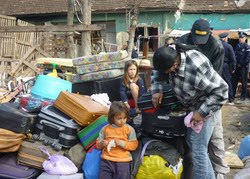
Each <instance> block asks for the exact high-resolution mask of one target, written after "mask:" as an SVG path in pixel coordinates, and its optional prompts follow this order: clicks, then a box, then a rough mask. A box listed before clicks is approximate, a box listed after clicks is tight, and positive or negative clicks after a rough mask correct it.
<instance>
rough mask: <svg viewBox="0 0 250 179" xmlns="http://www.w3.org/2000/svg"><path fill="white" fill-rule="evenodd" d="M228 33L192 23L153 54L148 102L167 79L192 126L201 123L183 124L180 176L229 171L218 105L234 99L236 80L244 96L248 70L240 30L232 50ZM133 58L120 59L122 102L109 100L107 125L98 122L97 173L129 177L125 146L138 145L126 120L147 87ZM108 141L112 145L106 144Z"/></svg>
mask: <svg viewBox="0 0 250 179" xmlns="http://www.w3.org/2000/svg"><path fill="white" fill-rule="evenodd" d="M228 35H229V34H228V33H226V32H225V33H221V34H220V35H219V38H220V39H217V38H215V37H214V36H212V32H211V28H210V24H209V22H208V21H207V20H205V19H198V20H197V21H195V22H194V24H193V26H192V28H191V31H190V33H188V34H185V35H183V36H181V37H180V38H178V39H177V40H176V41H175V42H174V41H172V40H169V39H167V40H166V44H165V45H164V46H162V47H160V48H158V49H157V50H156V51H155V53H154V55H153V67H154V70H153V72H152V77H151V89H150V90H151V93H152V104H153V106H154V107H157V106H158V105H159V104H161V100H162V97H163V82H164V81H165V80H166V81H167V82H168V83H170V84H171V86H172V87H173V90H174V92H175V95H176V96H177V98H178V100H179V101H180V102H181V103H182V105H183V106H185V107H186V108H187V109H188V110H189V111H192V112H193V116H192V119H191V121H193V123H194V125H198V124H200V123H201V122H202V124H203V126H202V129H201V131H200V132H199V133H197V132H196V131H194V130H193V129H192V128H187V133H186V136H185V139H184V140H185V142H186V144H187V145H185V151H186V152H185V156H183V157H184V160H185V159H186V160H189V161H191V162H189V163H192V164H191V165H192V167H191V170H188V171H186V172H185V168H190V167H188V166H185V165H184V172H183V175H185V176H183V178H192V179H201V178H206V179H223V178H224V177H225V175H226V174H227V173H228V172H229V170H230V169H229V167H228V166H227V163H226V162H225V159H224V158H225V146H224V139H223V127H222V114H221V107H222V106H223V104H225V103H227V102H228V103H229V104H233V102H234V99H235V95H236V89H237V86H238V82H239V81H241V83H242V86H241V88H242V90H241V96H240V100H242V101H244V100H246V98H247V75H248V68H249V62H250V47H249V45H247V43H246V36H247V34H246V33H245V32H239V43H238V44H237V45H236V47H235V49H233V47H232V46H231V45H230V44H229V43H228ZM138 72H139V68H138V65H137V62H136V61H134V60H130V61H128V62H127V63H126V64H125V68H124V76H123V79H122V81H121V85H120V97H121V101H119V102H118V101H115V102H113V104H112V105H111V108H110V111H109V115H108V120H109V125H107V126H105V127H103V129H102V130H101V132H100V134H99V137H98V140H97V147H98V148H99V149H102V151H103V153H102V160H101V167H100V174H99V178H129V177H130V169H129V162H130V161H132V158H131V155H130V151H133V150H135V149H136V148H137V146H138V141H137V139H136V133H135V130H134V129H133V127H131V126H130V125H128V124H126V122H127V121H128V119H129V118H130V117H131V116H133V115H137V114H139V113H140V112H141V111H140V110H139V109H138V106H137V101H138V98H139V97H140V96H141V95H142V94H143V93H145V92H146V89H145V85H144V81H143V79H141V77H140V76H139V75H138ZM112 140H113V143H114V146H113V147H114V149H112V150H111V151H108V148H107V146H108V145H109V143H110V142H111V141H112Z"/></svg>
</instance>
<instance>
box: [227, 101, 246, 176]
mask: <svg viewBox="0 0 250 179" xmlns="http://www.w3.org/2000/svg"><path fill="white" fill-rule="evenodd" d="M222 115H223V127H224V140H225V149H226V151H228V152H231V153H236V154H237V153H238V149H239V144H240V141H241V140H242V138H244V137H245V136H246V135H250V100H249V99H248V100H246V101H245V102H240V101H237V100H236V102H235V104H234V105H229V104H226V105H224V106H223V108H222ZM239 170H240V169H233V168H230V173H228V174H227V175H226V178H227V179H233V177H234V175H235V173H237V172H238V171H239Z"/></svg>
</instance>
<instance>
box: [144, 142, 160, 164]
mask: <svg viewBox="0 0 250 179" xmlns="http://www.w3.org/2000/svg"><path fill="white" fill-rule="evenodd" d="M151 142H161V140H157V139H152V140H149V141H147V142H146V144H145V145H144V146H143V148H142V151H141V156H140V161H141V163H143V156H144V154H145V152H146V149H147V147H148V145H149V144H150V143H151Z"/></svg>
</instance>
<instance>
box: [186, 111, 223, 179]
mask: <svg viewBox="0 0 250 179" xmlns="http://www.w3.org/2000/svg"><path fill="white" fill-rule="evenodd" d="M218 115H219V111H216V112H214V113H213V114H211V116H209V117H207V118H206V121H205V122H204V123H203V127H202V130H201V131H200V133H199V134H197V133H196V132H194V130H193V129H192V128H188V130H187V136H186V140H187V143H188V145H189V147H190V149H191V151H192V159H193V165H194V166H193V167H194V171H193V179H215V175H214V171H213V167H212V164H211V161H210V159H209V155H208V143H209V140H210V138H211V136H212V133H213V130H214V126H215V124H216V121H217V120H218Z"/></svg>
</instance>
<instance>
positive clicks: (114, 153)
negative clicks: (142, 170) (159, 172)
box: [96, 101, 138, 179]
mask: <svg viewBox="0 0 250 179" xmlns="http://www.w3.org/2000/svg"><path fill="white" fill-rule="evenodd" d="M128 119H129V112H128V108H127V107H126V106H125V104H124V103H123V102H122V101H114V102H113V103H112V104H111V106H110V110H109V114H108V122H109V124H108V125H106V126H104V127H103V128H102V129H101V131H100V133H99V137H98V139H97V142H96V146H97V148H98V149H102V156H101V164H100V172H99V178H101V179H111V178H117V179H129V178H130V161H132V157H131V154H130V151H133V150H135V149H136V148H137V146H138V141H137V139H136V134H135V130H134V129H133V128H132V127H131V126H130V125H128V124H126V121H127V120H128Z"/></svg>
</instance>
